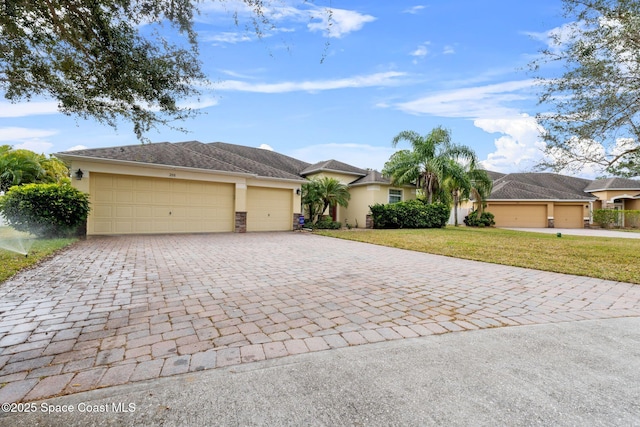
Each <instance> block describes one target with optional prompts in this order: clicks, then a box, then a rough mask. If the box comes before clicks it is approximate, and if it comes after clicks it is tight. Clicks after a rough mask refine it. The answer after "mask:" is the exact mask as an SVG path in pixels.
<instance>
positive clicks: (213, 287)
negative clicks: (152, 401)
mask: <svg viewBox="0 0 640 427" xmlns="http://www.w3.org/2000/svg"><path fill="white" fill-rule="evenodd" d="M628 316H640V286H636V285H632V284H627V283H616V282H611V281H604V280H599V279H592V278H587V277H577V276H570V275H562V274H555V273H549V272H541V271H536V270H528V269H522V268H514V267H506V266H499V265H493V264H485V263H480V262H473V261H465V260H459V259H454V258H447V257H441V256H434V255H428V254H423V253H415V252H410V251H404V250H400V249H394V248H387V247H381V246H374V245H368V244H363V243H357V242H350V241H345V240H338V239H331V238H326V237H321V236H316V235H311V234H307V233H291V232H289V233H255V234H252V233H248V234H219V235H172V236H131V237H112V238H93V239H89V240H86V241H82V242H79V243H78V244H76V245H74V246H73V247H71V248H70V249H68V250H66V251H65V252H63V253H61V254H59V255H58V256H56V257H54V258H52V259H50V260H48V261H45V262H43V263H42V264H40V265H39V266H37V267H35V268H33V269H31V270H28V271H25V272H23V273H21V274H19V275H18V276H16V277H14V278H13V279H12V280H10V281H8V282H6V283H4V284H3V285H2V286H0V350H1V352H0V383H5V384H6V385H5V386H4V387H3V388H1V389H0V402H17V401H31V400H38V399H43V398H47V397H50V396H54V395H60V394H70V393H76V392H81V391H85V390H91V389H95V388H101V387H108V386H113V385H118V384H125V383H132V382H137V381H142V380H148V379H155V378H160V377H168V376H172V375H176V374H182V373H187V372H194V371H201V370H206V369H212V368H219V367H225V366H232V365H239V364H244V363H249V362H254V361H259V360H264V359H275V358H280V357H284V356H290V355H296V354H301V353H308V352H316V351H322V350H327V349H333V348H340V347H348V346H355V345H359V344H367V343H378V342H383V341H391V340H397V339H402V338H413V337H420V336H429V335H434V334H442V333H445V332H456V331H465V330H475V329H485V328H495V327H499V326H509V325H531V324H546V323H555V322H566V321H574V320H585V319H607V318H616V317H628Z"/></svg>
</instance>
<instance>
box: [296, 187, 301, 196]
mask: <svg viewBox="0 0 640 427" xmlns="http://www.w3.org/2000/svg"><path fill="white" fill-rule="evenodd" d="M296 195H298V196H299V195H300V189H299V188H296Z"/></svg>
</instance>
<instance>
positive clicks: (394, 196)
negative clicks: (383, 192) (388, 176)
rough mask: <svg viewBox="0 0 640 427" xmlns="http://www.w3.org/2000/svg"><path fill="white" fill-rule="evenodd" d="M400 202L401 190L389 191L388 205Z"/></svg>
mask: <svg viewBox="0 0 640 427" xmlns="http://www.w3.org/2000/svg"><path fill="white" fill-rule="evenodd" d="M401 201H402V190H393V189H390V190H389V203H398V202H401Z"/></svg>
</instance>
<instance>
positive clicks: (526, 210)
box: [487, 204, 548, 228]
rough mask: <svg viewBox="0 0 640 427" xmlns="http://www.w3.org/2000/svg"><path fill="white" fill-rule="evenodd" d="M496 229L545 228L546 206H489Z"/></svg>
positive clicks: (488, 209)
mask: <svg viewBox="0 0 640 427" xmlns="http://www.w3.org/2000/svg"><path fill="white" fill-rule="evenodd" d="M487 211H488V212H491V213H492V214H493V215H494V217H495V222H496V226H497V227H535V228H545V227H547V225H548V224H547V205H546V204H545V205H518V204H511V205H491V204H489V206H488V207H487Z"/></svg>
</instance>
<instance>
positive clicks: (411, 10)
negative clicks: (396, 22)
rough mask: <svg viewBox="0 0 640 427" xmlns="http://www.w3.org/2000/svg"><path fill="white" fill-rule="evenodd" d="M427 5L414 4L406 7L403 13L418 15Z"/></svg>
mask: <svg viewBox="0 0 640 427" xmlns="http://www.w3.org/2000/svg"><path fill="white" fill-rule="evenodd" d="M425 8H426V6H422V5H418V6H413V7H410V8H409V9H405V10H403V11H402V13H409V14H411V15H416V14H418V13H419V12H420V11H421V10H423V9H425Z"/></svg>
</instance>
